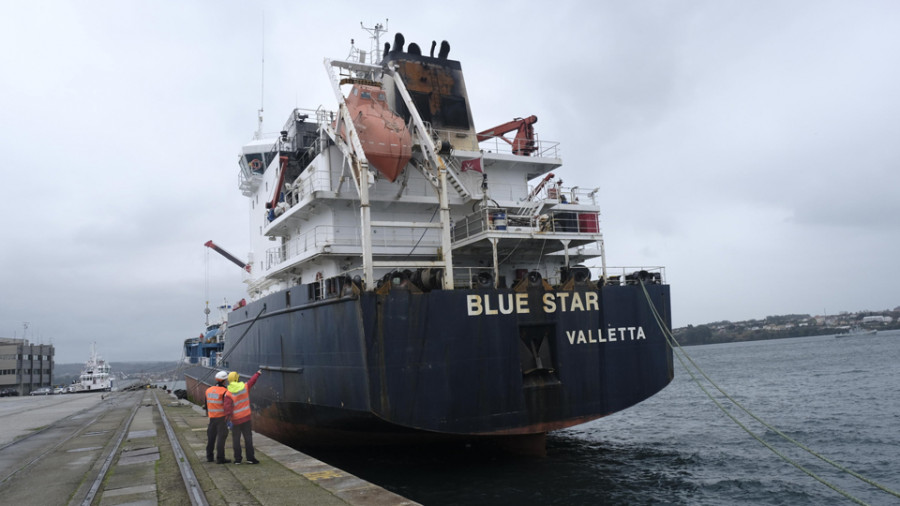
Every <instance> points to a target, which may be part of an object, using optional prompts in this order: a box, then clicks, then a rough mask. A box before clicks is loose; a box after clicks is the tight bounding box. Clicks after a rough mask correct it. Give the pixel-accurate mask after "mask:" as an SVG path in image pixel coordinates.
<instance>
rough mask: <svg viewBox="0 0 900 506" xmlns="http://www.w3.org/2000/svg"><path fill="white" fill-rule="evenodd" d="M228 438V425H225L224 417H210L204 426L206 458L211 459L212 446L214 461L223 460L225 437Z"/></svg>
mask: <svg viewBox="0 0 900 506" xmlns="http://www.w3.org/2000/svg"><path fill="white" fill-rule="evenodd" d="M227 438H228V427H227V426H226V425H225V417H224V416H220V417H218V418H210V419H209V425H208V426H207V427H206V460H212V458H213V448H215V450H216V455H215V457H216V461H217V462H223V461H224V460H225V439H227Z"/></svg>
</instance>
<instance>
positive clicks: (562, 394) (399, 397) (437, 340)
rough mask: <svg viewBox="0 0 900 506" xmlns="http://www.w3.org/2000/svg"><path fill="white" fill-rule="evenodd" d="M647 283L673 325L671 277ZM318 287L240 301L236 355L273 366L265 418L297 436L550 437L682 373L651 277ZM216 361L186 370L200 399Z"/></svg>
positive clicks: (342, 440) (258, 399)
mask: <svg viewBox="0 0 900 506" xmlns="http://www.w3.org/2000/svg"><path fill="white" fill-rule="evenodd" d="M646 288H647V293H648V294H649V298H650V300H651V301H652V302H653V306H654V307H655V308H656V310H657V311H658V313H659V315H660V319H661V320H662V323H664V324H665V325H666V326H670V323H671V322H670V306H669V287H668V286H667V285H660V284H652V285H647V287H646ZM314 292H315V291H314V290H310V289H309V288H308V287H307V286H299V287H296V288H293V289H291V290H288V291H284V292H280V293H275V294H272V295H269V296H267V297H264V298H262V299H260V300H258V301H255V302H252V303H250V304H248V305H247V306H245V307H243V308H241V309H240V310H238V311H235V312H232V313H231V314H230V315H229V321H228V328H229V332H228V335H227V337H226V344H225V356H224V358H225V364H226V367H227V369H228V370H234V371H238V372H240V373H241V374H245V375H249V374H252V373H253V372H255V371H257V370H262V375H261V376H260V378H259V380H258V381H257V383H256V385H255V387H254V388H253V390H252V392H251V395H250V399H251V404H252V407H253V416H254V418H253V424H254V430H257V431H259V432H261V433H263V434H266V435H268V436H270V437H273V438H275V439H278V440H280V441H283V442H285V443H287V444H297V445H310V446H312V445H335V444H360V443H364V444H372V443H380V442H384V443H394V442H398V441H399V442H402V441H416V440H419V439H422V438H426V439H438V440H440V439H454V438H479V437H491V438H495V437H505V438H516V437H519V438H521V437H529V436H540V437H542V436H543V434H545V433H547V432H549V431H553V430H558V429H563V428H566V427H570V426H573V425H577V424H581V423H585V422H588V421H591V420H595V419H597V418H601V417H603V416H607V415H609V414H612V413H615V412H617V411H620V410H623V409H626V408H628V407H630V406H633V405H634V404H637V403H639V402H641V401H643V400H644V399H646V398H648V397H650V396H652V395H653V394H655V393H657V392H659V391H660V390H661V389H663V388H664V387H665V386H666V385H667V384H668V383H669V382H670V381H671V379H672V377H673V375H674V372H673V363H672V352H671V348H670V347H669V346H668V345H667V343H666V339H665V336H664V334H663V331H662V330H661V329H660V327H659V325H658V324H657V323H656V320H655V318H654V315H653V312H652V309H651V307H650V305H649V304H648V300H647V297H646V296H645V292H644V290H643V289H642V287H641V286H640V285H628V286H625V285H623V286H610V285H607V286H604V287H602V288H593V287H588V286H582V287H576V288H575V289H574V290H571V291H554V290H545V289H543V288H541V287H540V286H539V287H537V288H531V289H528V290H523V291H514V290H511V289H484V290H448V291H443V290H434V291H431V292H427V293H420V292H418V291H417V290H414V291H410V290H406V289H396V288H395V289H392V290H391V291H390V292H389V293H382V294H377V293H375V292H362V293H355V294H354V293H350V292H349V291H348V292H347V293H346V294H345V295H343V296H341V297H338V298H335V299H330V300H311V299H310V298H309V294H312V293H314ZM291 301H295V303H294V304H293V305H292V304H291ZM296 301H302V302H301V303H299V304H298V303H296ZM214 371H215V369H211V368H208V367H203V366H200V365H197V366H192V367H190V368H188V369H187V370H186V372H185V376H186V382H187V390H188V396H189V397H190V398H191V399H192V400H194V401H195V402H198V403H202V399H203V390H205V388H206V386H207V385H209V384H210V382H212V381H213V380H212V378H213V375H214Z"/></svg>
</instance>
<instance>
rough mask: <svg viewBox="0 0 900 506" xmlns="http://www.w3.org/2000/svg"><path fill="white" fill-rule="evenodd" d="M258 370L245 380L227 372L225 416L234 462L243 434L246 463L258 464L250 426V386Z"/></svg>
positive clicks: (254, 380) (237, 459) (236, 461)
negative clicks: (230, 437) (229, 430)
mask: <svg viewBox="0 0 900 506" xmlns="http://www.w3.org/2000/svg"><path fill="white" fill-rule="evenodd" d="M259 375H260V371H256V374H254V375H253V376H251V377H250V379H249V380H247V383H244V382H242V381H241V377H240V375H239V374H238V373H237V372H235V371H232V372H230V373H228V391H227V392H226V393H225V417H226V419H227V420H228V424H229V426H230V427H231V436H232V443H231V444H232V447H233V448H234V463H235V464H240V463H241V460H243V459H242V455H241V436H244V446H246V448H247V463H248V464H259V461H258V460H256V454H255V452H254V451H253V429H252V427H251V426H250V388H251V387H252V386H253V385H254V384H255V383H256V379H257V378H259Z"/></svg>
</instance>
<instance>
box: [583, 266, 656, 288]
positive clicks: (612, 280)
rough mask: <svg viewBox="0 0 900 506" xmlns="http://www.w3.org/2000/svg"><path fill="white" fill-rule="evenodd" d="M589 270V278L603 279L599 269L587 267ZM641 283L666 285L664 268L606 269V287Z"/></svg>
mask: <svg viewBox="0 0 900 506" xmlns="http://www.w3.org/2000/svg"><path fill="white" fill-rule="evenodd" d="M588 269H590V270H591V278H592V279H599V278H602V277H603V271H602V268H601V267H588ZM641 281H644V282H645V283H651V284H663V285H664V284H666V268H665V267H662V266H647V265H641V266H624V267H609V266H607V267H606V284H607V285H614V286H615V285H636V284H639V283H640V282H641Z"/></svg>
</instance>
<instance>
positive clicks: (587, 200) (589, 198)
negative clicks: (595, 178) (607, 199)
mask: <svg viewBox="0 0 900 506" xmlns="http://www.w3.org/2000/svg"><path fill="white" fill-rule="evenodd" d="M537 187H538V184H533V185H528V194H529V195H531V194H533V193H535V188H537ZM599 192H600V188H581V187H579V186H572V187H566V186H562V185H556V184H554V185H547V186H544V187H542V188H540V189H539V190H538V191H537V194H535V195H534V196H533V197H532V198H531V199H524V200H523V201H522V202H523V203H524V202H531V201H536V200H543V201H545V203H547V204H581V205H590V206H596V205H598V204H597V200H598V196H597V194H598V193H599Z"/></svg>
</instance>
